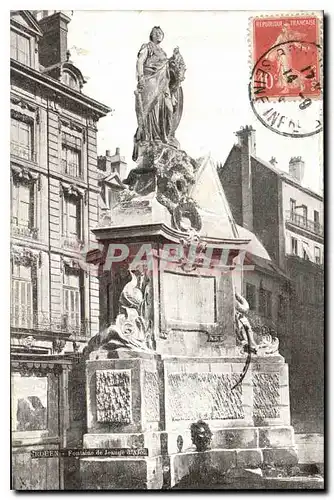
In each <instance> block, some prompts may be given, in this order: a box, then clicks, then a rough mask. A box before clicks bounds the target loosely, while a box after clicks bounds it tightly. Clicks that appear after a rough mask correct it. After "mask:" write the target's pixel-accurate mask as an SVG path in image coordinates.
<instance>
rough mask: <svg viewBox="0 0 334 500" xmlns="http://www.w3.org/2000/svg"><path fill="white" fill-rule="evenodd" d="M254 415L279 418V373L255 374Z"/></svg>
mask: <svg viewBox="0 0 334 500" xmlns="http://www.w3.org/2000/svg"><path fill="white" fill-rule="evenodd" d="M253 395H254V410H253V414H254V417H257V418H279V416H280V412H279V404H280V387H279V374H278V373H255V374H254V375H253Z"/></svg>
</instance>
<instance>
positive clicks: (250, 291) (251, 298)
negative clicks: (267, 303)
mask: <svg viewBox="0 0 334 500" xmlns="http://www.w3.org/2000/svg"><path fill="white" fill-rule="evenodd" d="M255 294H256V288H255V285H251V284H250V283H246V300H247V302H248V304H249V309H251V310H252V311H254V310H255V309H256V298H255Z"/></svg>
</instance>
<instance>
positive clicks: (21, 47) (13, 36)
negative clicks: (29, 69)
mask: <svg viewBox="0 0 334 500" xmlns="http://www.w3.org/2000/svg"><path fill="white" fill-rule="evenodd" d="M10 57H11V58H12V59H16V60H17V61H19V62H20V63H23V64H25V65H26V66H30V65H31V57H30V40H29V38H28V37H26V36H24V35H21V34H20V33H17V32H16V31H13V30H11V32H10Z"/></svg>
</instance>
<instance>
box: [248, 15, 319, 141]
mask: <svg viewBox="0 0 334 500" xmlns="http://www.w3.org/2000/svg"><path fill="white" fill-rule="evenodd" d="M319 23H320V20H319V18H317V17H303V18H293V17H292V18H284V17H283V18H276V19H275V18H271V19H254V20H253V45H254V47H253V58H256V59H255V61H254V67H253V69H252V73H251V79H250V83H249V99H250V104H251V106H252V109H253V111H254V113H255V115H256V116H257V118H258V119H259V121H260V122H261V123H262V124H263V125H264V126H265V127H267V128H269V129H270V130H272V131H273V132H275V133H277V134H280V135H284V136H288V137H308V136H311V135H314V134H317V133H319V132H320V131H321V130H322V47H321V45H320V44H319V41H320V35H319V32H320V29H319Z"/></svg>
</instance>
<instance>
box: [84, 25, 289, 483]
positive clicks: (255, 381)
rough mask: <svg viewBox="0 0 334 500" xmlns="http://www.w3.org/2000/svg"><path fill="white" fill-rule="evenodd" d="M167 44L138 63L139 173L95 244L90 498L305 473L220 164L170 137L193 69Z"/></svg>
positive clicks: (277, 358) (155, 32)
mask: <svg viewBox="0 0 334 500" xmlns="http://www.w3.org/2000/svg"><path fill="white" fill-rule="evenodd" d="M162 39H163V32H162V30H161V29H160V28H159V27H155V28H153V29H152V32H151V35H150V41H149V43H147V44H144V45H143V46H142V47H141V49H140V51H139V54H138V60H137V77H138V85H137V89H136V91H135V100H136V113H137V119H138V129H137V131H136V134H135V137H134V152H133V158H134V159H135V161H136V162H137V166H136V168H134V169H133V170H132V171H131V172H130V174H129V176H128V178H127V179H126V180H125V181H124V184H125V185H127V186H128V187H127V188H126V189H124V191H123V193H122V197H121V201H120V203H119V204H118V205H117V206H116V207H115V208H114V209H113V211H112V213H111V214H110V216H109V217H108V218H105V219H104V221H103V223H102V225H101V227H99V228H98V229H96V230H95V231H94V232H95V235H96V237H97V239H98V240H99V242H100V243H101V244H103V246H104V251H103V252H101V258H100V267H101V270H102V269H104V272H103V273H102V272H101V280H100V286H101V301H102V306H103V302H105V307H108V310H109V320H110V324H109V325H108V326H107V327H106V328H105V329H104V330H102V331H101V332H100V333H99V334H98V335H96V336H95V337H93V338H92V339H91V340H90V342H89V344H88V346H87V348H86V356H87V361H86V388H87V433H86V434H85V435H84V439H83V447H84V448H92V449H93V448H94V449H96V448H100V449H101V450H102V451H101V456H93V457H85V458H82V459H81V461H80V469H81V480H82V488H83V489H134V488H135V489H161V488H171V487H173V486H174V485H175V484H177V483H178V482H179V481H180V480H181V479H182V478H183V477H185V476H186V475H188V474H190V473H192V472H194V471H195V473H196V471H197V470H198V471H199V472H200V471H201V470H202V471H203V470H214V471H217V473H218V474H219V473H221V474H223V473H225V472H226V471H227V470H229V469H231V468H233V467H245V468H256V467H260V466H262V465H263V464H269V465H270V464H271V465H289V464H294V463H296V462H297V456H296V451H295V447H294V437H293V429H292V427H291V426H290V409H289V385H288V366H287V364H286V363H285V362H284V359H283V357H282V356H281V355H280V354H279V352H278V340H277V339H275V338H272V337H271V336H270V335H265V336H262V337H261V335H260V333H259V332H258V331H256V332H253V329H252V325H251V322H250V321H249V320H248V318H247V313H248V304H247V302H246V300H245V299H244V298H243V297H242V295H241V290H242V286H241V285H242V255H243V254H244V252H245V250H247V245H248V244H249V241H248V240H245V239H242V238H240V237H239V235H238V231H237V227H236V225H235V223H234V220H233V218H232V215H231V212H230V209H229V206H228V204H227V201H226V198H225V195H224V191H223V189H222V187H221V184H220V181H219V178H218V175H217V171H216V165H215V164H214V162H213V161H212V160H211V158H210V157H206V158H201V159H199V160H194V159H192V158H191V157H190V156H189V155H188V154H187V153H186V152H185V151H183V150H182V149H181V148H180V145H179V143H178V141H177V140H176V138H175V131H176V129H177V126H178V124H179V122H180V119H181V115H182V107H183V93H182V88H181V83H182V81H183V79H184V75H185V64H184V61H183V58H182V56H181V54H180V51H179V49H178V48H177V49H175V50H174V53H173V56H172V57H171V58H170V59H168V58H167V56H166V54H165V52H164V51H163V50H162V49H161V48H160V43H161V41H162ZM120 243H121V246H122V251H121V253H122V252H123V251H124V248H126V249H127V250H126V252H125V254H124V255H123V256H122V255H120V254H119V253H118V254H117V252H115V251H114V249H115V248H116V247H117V246H119V245H120ZM110 249H112V251H111V250H110ZM108 259H109V261H110V262H108ZM109 264H110V265H109ZM111 264H112V265H111ZM119 449H121V451H120V450H119ZM124 450H125V451H124ZM126 450H129V451H128V453H127V452H126ZM104 453H106V454H105V455H104ZM118 453H119V454H118Z"/></svg>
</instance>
